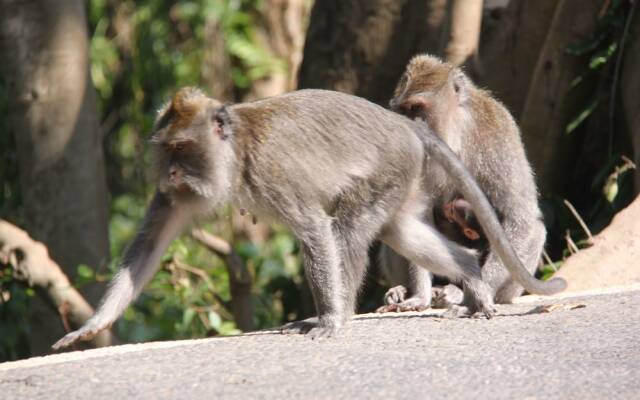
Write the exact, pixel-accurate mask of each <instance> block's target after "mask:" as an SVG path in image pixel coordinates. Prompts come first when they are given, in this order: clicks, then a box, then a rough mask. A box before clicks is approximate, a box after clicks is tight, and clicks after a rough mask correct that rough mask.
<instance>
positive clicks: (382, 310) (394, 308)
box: [376, 304, 399, 314]
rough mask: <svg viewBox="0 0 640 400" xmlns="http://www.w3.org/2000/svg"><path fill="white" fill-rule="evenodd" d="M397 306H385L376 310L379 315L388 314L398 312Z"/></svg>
mask: <svg viewBox="0 0 640 400" xmlns="http://www.w3.org/2000/svg"><path fill="white" fill-rule="evenodd" d="M398 311H399V306H398V305H397V304H387V305H384V306H382V307H378V309H377V310H376V312H377V313H379V314H384V313H390V312H398Z"/></svg>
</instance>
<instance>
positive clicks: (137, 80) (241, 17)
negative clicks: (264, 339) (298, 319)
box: [78, 0, 301, 341]
mask: <svg viewBox="0 0 640 400" xmlns="http://www.w3.org/2000/svg"><path fill="white" fill-rule="evenodd" d="M259 3H260V2H259V1H258V0H201V1H184V2H174V1H168V0H146V1H132V0H123V1H117V2H114V1H107V0H93V1H92V2H91V7H90V22H91V24H92V26H93V34H92V39H91V60H92V68H91V74H92V78H93V81H94V84H95V86H96V89H97V90H98V93H99V103H100V104H99V105H100V110H101V112H102V114H103V118H104V119H103V121H104V122H103V127H104V130H105V131H106V132H107V136H106V138H105V151H106V153H107V157H106V158H107V170H108V177H109V184H110V188H111V193H112V195H113V200H112V207H111V216H112V217H111V221H110V240H111V254H112V256H113V261H112V263H111V268H110V270H111V272H113V271H114V270H115V269H116V266H117V262H118V259H119V257H120V256H121V254H122V252H123V250H124V246H125V245H126V243H128V242H129V241H130V240H131V239H132V237H133V234H134V233H135V230H136V228H137V226H138V223H139V222H140V221H141V219H142V216H143V212H144V208H145V205H146V204H147V201H146V200H147V199H148V197H149V196H150V192H151V191H152V190H153V188H152V187H151V186H150V185H149V184H148V182H150V181H151V177H149V176H146V175H145V172H144V171H147V170H148V168H147V167H148V166H149V164H150V162H151V160H150V159H149V154H148V153H147V152H146V148H147V146H146V145H145V140H144V137H145V136H146V135H147V134H148V132H149V131H150V130H151V127H152V124H153V118H154V113H155V110H156V109H157V108H159V106H160V104H161V102H162V101H164V100H165V99H166V98H167V97H168V96H169V95H170V94H171V93H172V92H173V91H175V89H176V88H177V87H180V86H191V85H196V86H200V87H203V85H204V81H203V77H202V74H201V70H202V65H203V63H204V62H206V61H205V50H206V49H207V43H208V40H209V38H208V37H207V34H208V33H207V32H208V31H207V29H206V28H207V24H210V23H215V24H216V26H218V27H219V29H218V30H217V31H216V32H217V34H221V35H223V38H224V43H225V51H226V52H227V55H224V56H225V57H229V58H230V60H231V69H230V71H229V72H228V73H229V76H228V77H221V79H230V80H232V81H233V83H234V84H235V86H236V93H237V96H239V97H240V96H242V93H243V91H244V90H246V89H247V88H248V87H249V86H250V85H251V83H252V82H253V81H254V80H256V79H260V78H263V77H265V76H266V75H268V74H270V73H272V72H274V71H276V70H277V69H278V68H281V66H282V63H281V62H280V61H279V60H277V59H276V58H274V57H273V56H271V54H270V53H269V51H268V49H265V48H262V47H260V45H259V44H258V42H257V40H256V39H255V35H254V26H255V24H256V21H255V18H254V16H255V15H256V14H257V12H258V7H259V5H260V4H259ZM221 56H222V55H221ZM204 89H205V90H206V87H204ZM229 212H230V211H227V212H225V213H222V214H220V216H219V217H218V218H217V219H215V220H214V221H212V222H210V223H208V224H206V227H207V228H208V229H209V230H211V231H213V232H215V233H216V234H218V235H221V236H223V237H225V238H227V239H228V240H230V241H231V242H232V243H233V245H234V246H235V247H236V249H237V251H238V253H239V254H240V255H241V256H242V257H243V258H244V260H245V262H246V263H247V265H248V267H249V268H250V271H251V272H252V274H253V275H254V277H255V286H254V288H255V290H254V298H255V303H256V304H255V307H254V309H255V314H256V323H257V325H256V326H257V327H265V326H273V325H276V324H279V323H281V322H282V321H283V320H285V319H286V317H287V315H284V310H285V309H289V308H292V307H291V306H290V305H284V303H283V302H286V299H288V298H290V297H294V298H296V297H297V296H298V295H297V293H298V292H299V286H300V280H301V279H300V276H299V274H300V271H299V259H298V256H297V249H296V247H295V245H293V243H294V242H293V239H292V237H291V236H290V235H289V234H288V233H286V232H284V231H283V230H282V229H279V228H275V229H274V234H273V236H271V237H270V238H269V239H268V240H267V241H266V242H265V243H264V244H262V245H258V244H250V243H249V242H247V241H244V240H238V239H239V238H235V237H234V233H233V230H232V229H231V227H230V222H229V220H228V216H229ZM87 271H90V270H87ZM80 275H81V276H82V274H80ZM85 276H86V274H85ZM107 278H109V277H108V276H104V277H101V276H95V277H89V279H107ZM78 283H82V282H78ZM274 287H277V288H280V291H283V290H284V291H287V295H282V293H280V292H278V290H275V295H273V293H274V292H272V290H273V289H274ZM283 299H285V300H283ZM229 301H230V289H229V282H228V277H227V272H226V268H225V265H224V263H223V261H222V260H221V259H219V258H217V257H215V256H213V255H212V254H211V253H209V252H208V250H206V249H204V248H203V247H202V246H201V245H199V244H197V243H196V242H195V241H194V240H193V239H191V238H190V237H188V236H183V237H182V238H180V239H178V240H176V241H175V242H174V243H173V244H172V246H171V248H170V249H169V251H168V252H167V254H166V255H165V258H164V260H163V266H162V269H161V271H160V272H159V273H158V274H157V275H156V276H155V277H154V279H153V281H152V282H151V283H150V284H149V285H148V286H147V288H146V289H145V291H144V292H143V294H142V295H141V297H140V299H139V301H138V302H137V303H136V306H135V307H132V308H130V309H128V310H127V311H126V313H125V315H124V317H123V318H122V320H121V322H120V323H119V326H118V328H119V335H120V336H121V338H123V339H124V340H127V341H146V340H159V339H171V338H187V337H202V336H209V335H215V334H235V333H237V332H238V330H237V329H236V327H235V324H234V323H233V322H232V321H233V318H232V315H231V313H230V311H229ZM293 308H294V310H292V311H291V315H289V316H293V317H295V316H296V315H297V314H298V313H297V310H295V307H293Z"/></svg>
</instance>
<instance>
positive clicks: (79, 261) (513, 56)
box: [0, 0, 640, 362]
mask: <svg viewBox="0 0 640 400" xmlns="http://www.w3.org/2000/svg"><path fill="white" fill-rule="evenodd" d="M637 3H638V1H631V0H537V1H527V0H511V1H509V0H502V1H490V0H485V1H482V0H449V1H447V0H352V1H349V0H316V1H315V3H314V1H312V0H200V1H169V0H139V1H133V0H91V1H82V0H65V1H55V0H20V1H19V0H3V1H2V3H1V4H0V57H1V59H2V63H0V191H1V193H2V195H1V196H0V218H1V220H0V362H1V361H7V360H15V359H19V358H26V357H29V356H33V355H42V354H47V353H49V352H50V350H49V347H50V345H51V344H52V343H53V342H54V341H55V340H56V339H58V338H59V337H61V336H62V335H63V334H64V332H65V330H68V329H72V328H73V327H74V326H77V325H79V324H81V323H82V321H84V320H86V318H88V316H90V315H91V312H92V308H91V307H92V306H93V307H95V306H96V303H97V301H98V300H99V298H100V296H101V294H102V293H103V292H104V289H105V283H106V282H107V281H108V280H109V278H110V277H111V276H112V274H113V273H114V271H115V270H116V267H117V264H118V261H119V258H120V257H121V254H122V252H123V249H124V247H125V246H126V244H127V243H128V241H130V240H131V239H132V237H133V235H134V233H135V230H136V228H137V226H138V224H139V222H140V221H141V218H142V215H143V212H144V210H145V207H146V204H147V202H148V201H149V198H150V196H151V194H152V193H153V190H154V187H153V182H152V177H151V174H150V159H149V155H148V153H147V146H146V142H147V140H148V138H149V135H150V130H151V126H152V123H153V120H154V117H155V111H156V110H157V109H158V108H159V107H160V106H161V105H162V103H163V102H164V101H166V100H168V99H169V97H170V95H171V94H172V92H174V91H175V90H176V89H177V88H179V87H181V86H185V85H195V86H199V87H201V88H202V89H203V90H205V91H206V92H207V93H208V94H210V95H211V96H213V97H215V98H218V99H220V100H222V101H224V102H231V103H232V102H243V101H250V100H253V99H257V98H262V97H267V96H273V95H277V94H280V93H283V92H286V91H290V90H295V89H297V88H325V89H333V90H339V91H344V92H348V93H354V94H356V95H358V96H362V97H365V98H368V99H370V100H372V101H374V102H376V103H378V104H381V105H383V106H386V105H387V102H388V100H389V99H390V97H391V94H392V91H393V88H394V86H395V84H396V83H397V81H398V79H399V77H400V75H401V73H402V72H403V70H404V67H405V66H406V64H407V62H408V61H409V60H410V58H411V57H412V56H414V55H416V54H419V53H425V52H428V53H432V54H436V55H439V56H441V57H443V58H445V59H447V60H449V61H451V62H453V63H456V64H458V65H461V66H463V67H464V68H465V71H466V72H467V73H468V74H469V75H470V76H471V77H472V78H473V79H474V80H475V82H476V83H477V84H478V85H480V86H482V87H486V88H487V89H489V90H491V91H492V92H493V93H494V95H495V96H496V97H497V98H498V99H499V100H501V101H502V102H504V104H505V105H506V106H507V108H508V109H509V110H510V111H511V113H512V114H513V116H514V117H515V118H516V120H517V121H518V122H519V124H520V126H521V129H522V134H523V140H524V143H525V147H526V150H527V154H528V156H529V159H530V161H531V163H532V165H533V168H534V170H535V172H536V175H537V182H538V185H539V188H540V194H541V198H540V202H541V207H542V209H543V211H544V215H545V223H546V225H547V229H548V240H547V246H546V254H545V259H544V261H543V263H542V264H544V265H543V266H541V268H540V271H539V276H542V277H547V276H549V275H551V274H553V273H554V272H555V271H557V270H558V269H561V268H562V267H563V265H566V264H567V263H568V262H569V261H568V260H571V258H572V257H573V256H574V255H575V254H578V253H580V252H582V251H583V250H584V249H586V248H588V247H589V246H592V245H597V238H598V237H599V235H598V234H600V235H605V234H606V232H607V231H606V229H605V228H607V226H609V224H610V223H611V221H612V218H613V217H614V216H615V214H616V213H618V212H620V211H621V210H623V209H624V208H625V207H627V206H628V205H629V204H630V203H631V202H632V200H633V199H634V197H635V194H636V193H637V191H638V189H640V178H639V176H638V174H637V173H636V171H635V163H636V162H637V160H638V158H640V113H639V111H640V73H639V72H640V13H638V12H637V10H636V9H637V8H638V7H637ZM636 203H637V202H636ZM634 204H635V203H634ZM635 217H636V218H635V219H634V218H633V215H631V216H627V217H625V218H620V221H619V222H620V223H621V224H624V223H625V221H631V222H633V221H635V220H639V219H640V212H636V214H635ZM620 229H622V232H627V231H624V229H626V228H624V226H623V228H619V229H618V232H620ZM25 232H26V233H28V235H29V236H30V237H29V236H26V234H25ZM630 232H631V233H626V234H625V235H626V237H627V239H629V235H631V237H633V232H634V231H630ZM594 238H595V239H594ZM34 240H35V241H37V242H41V243H42V244H43V245H44V246H41V245H39V244H38V243H36V242H34ZM637 242H639V241H633V240H629V241H627V242H625V243H624V246H622V247H621V248H620V249H619V253H620V254H619V257H620V258H619V260H618V263H619V264H622V265H626V264H630V265H633V264H634V259H633V257H632V255H633V254H637V253H634V252H633V251H632V249H631V248H632V247H633V246H639V245H640V244H639V243H637ZM47 251H48V252H47ZM591 258H592V259H590V260H588V262H587V263H586V264H585V265H586V266H582V267H581V268H583V270H582V271H583V272H584V273H588V268H589V265H593V264H598V263H599V262H600V261H599V260H598V259H593V257H591ZM372 260H373V261H374V262H373V263H372V266H371V268H370V270H371V273H370V274H369V276H368V278H367V281H366V283H365V287H364V289H363V292H362V295H361V299H360V311H362V312H366V311H372V310H374V309H375V308H376V307H377V306H379V305H380V304H381V299H382V294H383V293H384V291H385V290H386V288H387V284H386V283H385V282H384V280H383V278H382V277H381V275H380V274H379V273H378V271H377V268H376V265H375V257H373V256H372ZM589 263H591V264H589ZM587 264H588V265H587ZM594 268H595V267H594ZM633 268H636V269H637V267H636V266H635V265H633ZM583 272H581V273H583ZM74 288H75V289H77V291H76V290H75V289H74ZM313 314H314V310H313V301H312V298H311V294H310V292H309V290H308V288H307V286H306V283H305V279H304V276H303V273H302V269H301V266H300V255H299V249H298V246H297V244H296V241H295V240H294V238H293V237H292V236H291V235H290V234H289V233H288V232H287V231H286V230H285V229H284V228H282V227H281V226H277V225H275V226H266V225H264V224H262V223H261V221H254V220H253V219H252V217H251V216H243V215H241V213H240V212H239V210H235V209H233V208H231V207H230V208H228V209H225V210H222V211H221V212H220V213H219V215H218V216H216V217H215V218H211V220H210V221H202V222H201V223H200V224H199V225H198V226H196V227H195V228H194V230H193V231H191V232H187V233H185V234H184V235H183V236H182V237H181V238H180V239H179V240H177V241H175V242H174V243H173V245H172V246H171V248H170V250H169V251H168V252H167V254H166V255H165V256H164V259H163V265H162V268H161V270H160V272H159V273H158V274H157V275H156V276H155V278H154V279H153V281H152V282H151V284H149V285H148V286H147V288H146V289H145V290H144V292H143V294H142V295H141V296H140V298H139V299H138V301H137V302H136V303H135V305H134V306H132V307H130V308H129V309H128V310H127V311H126V313H125V314H124V316H123V318H121V320H120V322H119V323H118V324H117V326H114V328H113V335H109V334H105V335H102V336H101V337H98V338H97V339H95V340H94V341H92V342H89V343H87V345H86V346H88V347H95V346H102V345H107V344H109V343H125V342H138V341H151V340H167V339H179V338H197V337H207V336H214V335H231V334H236V333H239V332H242V331H251V330H256V329H261V328H266V327H273V326H278V325H280V324H282V323H283V322H286V321H291V320H296V319H301V318H306V317H308V316H311V315H313Z"/></svg>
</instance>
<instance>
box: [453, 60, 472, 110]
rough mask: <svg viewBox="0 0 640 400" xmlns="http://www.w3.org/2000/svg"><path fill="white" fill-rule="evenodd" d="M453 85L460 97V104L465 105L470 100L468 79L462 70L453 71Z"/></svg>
mask: <svg viewBox="0 0 640 400" xmlns="http://www.w3.org/2000/svg"><path fill="white" fill-rule="evenodd" d="M451 82H452V84H453V90H454V91H455V92H456V95H457V96H458V102H459V103H460V104H462V103H464V102H465V101H467V99H468V92H467V90H468V87H467V85H468V83H467V77H466V76H465V75H464V72H462V71H461V70H460V69H458V68H456V69H455V70H454V71H453V79H452V80H451Z"/></svg>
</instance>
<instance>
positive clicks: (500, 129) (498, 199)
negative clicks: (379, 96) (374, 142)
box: [382, 55, 546, 309]
mask: <svg viewBox="0 0 640 400" xmlns="http://www.w3.org/2000/svg"><path fill="white" fill-rule="evenodd" d="M390 106H391V108H392V110H394V111H396V112H399V113H402V114H405V115H407V116H409V117H411V118H413V119H416V120H420V121H423V123H424V124H425V125H428V126H430V127H431V128H433V130H434V132H435V133H436V134H438V135H440V137H441V138H442V139H443V140H444V141H445V142H446V143H447V144H448V145H449V146H450V147H451V149H452V150H453V151H454V152H455V153H456V155H458V156H459V157H460V159H461V160H462V162H463V163H464V165H465V166H466V167H467V168H468V169H469V171H470V172H471V174H472V175H473V177H474V178H475V179H476V180H477V182H478V184H479V185H480V187H481V188H482V189H483V191H484V192H485V193H486V195H487V197H488V199H489V202H490V203H491V205H492V206H493V208H494V209H495V211H496V213H497V214H498V216H499V218H500V222H501V224H502V227H503V228H504V231H505V233H506V234H507V237H508V239H509V241H510V242H511V243H512V244H513V247H514V249H515V251H516V253H517V254H518V257H519V258H520V260H522V262H523V263H524V265H525V267H526V269H527V270H528V271H529V272H530V273H533V272H535V270H536V268H537V265H538V262H539V259H540V255H541V253H542V249H543V247H544V242H545V236H546V230H545V227H544V224H543V222H542V214H541V212H540V209H539V207H538V193H537V189H536V185H535V180H534V176H533V172H532V170H531V167H530V165H529V162H528V160H527V157H526V154H525V151H524V146H523V144H522V140H521V138H520V130H519V128H518V126H517V125H516V123H515V121H514V120H513V118H512V117H511V115H510V114H509V112H508V111H507V109H506V108H505V107H504V105H502V104H501V103H500V102H499V101H497V100H495V99H494V98H493V97H492V96H491V94H490V93H489V92H487V91H484V90H482V89H479V88H477V87H476V86H475V85H474V84H473V83H472V82H471V80H470V79H469V78H467V76H465V74H464V73H463V72H462V71H461V70H460V69H459V68H456V67H455V66H453V65H452V64H449V63H446V62H443V61H441V60H440V59H438V58H437V57H433V56H429V55H420V56H417V57H415V58H413V59H412V60H411V62H410V63H409V65H408V66H407V69H406V71H405V72H404V74H403V76H402V77H401V79H400V82H399V84H398V86H397V88H396V90H395V93H394V97H393V99H392V100H391V102H390ZM427 171H429V170H427ZM428 173H430V174H431V176H433V173H432V172H431V171H429V172H428ZM440 177H441V178H439V179H429V180H428V182H427V188H426V193H427V198H426V199H425V206H426V208H427V212H426V216H427V220H428V221H431V222H433V219H434V214H435V218H436V219H437V216H438V213H440V214H444V216H445V218H444V219H443V218H440V221H441V222H444V223H438V227H439V228H440V229H441V230H442V232H443V233H445V234H446V235H447V236H448V237H449V238H450V239H452V240H454V241H457V242H458V243H461V244H463V245H465V246H466V247H470V248H475V249H477V250H483V246H484V245H485V244H486V242H485V241H484V240H483V239H484V233H483V232H482V231H481V230H479V229H476V228H477V226H476V225H471V224H470V223H472V222H473V219H474V212H475V207H473V205H472V204H469V202H468V201H467V200H468V199H466V198H465V197H464V196H460V193H459V192H457V190H456V188H455V187H454V185H452V184H450V183H449V182H448V179H449V178H448V177H447V176H446V175H445V174H440ZM437 222H438V221H436V223H437ZM459 229H462V233H463V235H460V234H459ZM496 250H497V249H496V248H495V247H492V248H491V249H490V250H489V252H488V254H486V260H484V261H483V265H482V279H483V281H484V282H485V283H486V284H487V285H488V286H489V287H490V290H491V295H492V297H493V299H494V300H495V301H496V302H497V303H509V302H511V300H512V299H513V298H514V297H516V296H519V295H520V294H522V292H523V288H522V286H521V285H519V284H518V283H517V282H516V281H514V280H513V279H512V277H511V276H510V274H509V272H508V271H507V269H506V268H505V266H504V265H503V264H502V261H501V260H500V257H499V255H498V252H497V251H496ZM382 258H383V262H384V263H385V264H386V265H387V266H388V267H385V268H384V270H385V271H387V273H388V275H390V280H391V281H392V284H395V285H398V284H399V285H405V286H407V288H408V289H409V290H408V293H407V290H406V289H405V288H403V287H395V288H392V289H391V290H390V291H389V292H388V294H387V296H386V297H385V301H386V303H387V304H404V306H403V307H400V309H411V307H414V306H415V307H422V308H424V307H426V306H428V305H429V304H430V302H431V276H430V275H429V274H428V272H426V271H424V270H422V269H420V268H416V267H415V266H410V273H409V274H404V275H401V274H400V275H398V273H397V271H401V269H399V268H398V265H397V264H401V265H408V264H409V263H408V262H407V261H406V260H403V259H401V258H400V257H397V255H395V254H392V253H391V252H390V251H388V249H385V250H384V252H383V253H382ZM394 274H395V275H396V276H394ZM454 282H455V281H454ZM455 283H457V282H455ZM451 302H454V301H451ZM444 303H447V301H445V302H444Z"/></svg>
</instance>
